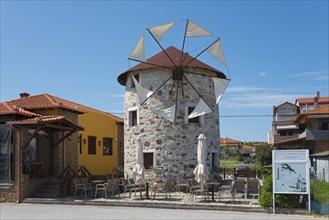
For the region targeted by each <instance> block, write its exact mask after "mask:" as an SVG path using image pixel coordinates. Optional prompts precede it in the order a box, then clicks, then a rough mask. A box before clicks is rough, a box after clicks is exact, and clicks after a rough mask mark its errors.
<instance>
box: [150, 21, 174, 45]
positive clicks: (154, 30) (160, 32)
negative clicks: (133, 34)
mask: <svg viewBox="0 0 329 220" xmlns="http://www.w3.org/2000/svg"><path fill="white" fill-rule="evenodd" d="M175 23H176V22H171V23H168V24H164V25H160V26H154V27H151V28H148V29H147V30H148V31H149V32H150V33H151V34H152V36H153V37H154V38H155V39H156V40H157V41H158V42H160V41H161V40H162V38H163V36H164V35H165V34H166V33H167V32H168V31H169V29H170V28H171V27H172V26H173V25H174V24H175Z"/></svg>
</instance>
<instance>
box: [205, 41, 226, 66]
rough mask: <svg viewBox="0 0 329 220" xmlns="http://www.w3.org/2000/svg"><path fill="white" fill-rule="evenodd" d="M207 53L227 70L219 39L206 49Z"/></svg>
mask: <svg viewBox="0 0 329 220" xmlns="http://www.w3.org/2000/svg"><path fill="white" fill-rule="evenodd" d="M207 52H208V53H210V54H211V55H212V56H213V57H215V58H216V59H217V60H218V61H219V62H221V63H222V64H223V65H224V66H226V68H227V62H226V59H225V55H224V50H223V46H222V43H221V41H220V39H217V40H216V41H215V42H214V43H213V44H212V45H211V46H210V47H209V48H208V49H207Z"/></svg>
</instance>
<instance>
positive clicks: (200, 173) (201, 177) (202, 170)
mask: <svg viewBox="0 0 329 220" xmlns="http://www.w3.org/2000/svg"><path fill="white" fill-rule="evenodd" d="M198 139H199V140H198V153H197V157H198V165H197V167H196V168H195V169H194V171H193V174H194V175H195V180H196V181H197V182H198V183H206V182H207V180H208V178H209V171H208V167H207V153H208V152H207V142H206V136H205V135H204V134H200V135H199V137H198Z"/></svg>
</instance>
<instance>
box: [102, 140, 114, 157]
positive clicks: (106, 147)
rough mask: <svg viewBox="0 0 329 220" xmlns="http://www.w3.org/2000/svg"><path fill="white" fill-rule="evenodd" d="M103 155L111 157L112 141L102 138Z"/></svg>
mask: <svg viewBox="0 0 329 220" xmlns="http://www.w3.org/2000/svg"><path fill="white" fill-rule="evenodd" d="M103 155H110V156H112V155H113V139H112V138H108V137H106V138H103Z"/></svg>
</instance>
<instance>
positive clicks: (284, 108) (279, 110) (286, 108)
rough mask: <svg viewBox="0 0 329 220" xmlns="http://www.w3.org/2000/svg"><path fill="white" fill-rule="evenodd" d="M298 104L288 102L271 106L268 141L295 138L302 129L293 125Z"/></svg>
mask: <svg viewBox="0 0 329 220" xmlns="http://www.w3.org/2000/svg"><path fill="white" fill-rule="evenodd" d="M299 109H300V108H299V106H297V105H294V104H292V103H290V102H285V103H282V104H281V105H278V106H273V116H272V130H271V132H270V135H269V143H274V142H278V141H283V140H288V139H291V138H296V137H297V136H298V134H299V133H301V132H302V131H301V130H300V129H299V128H298V126H297V125H295V123H294V122H295V120H296V117H297V115H298V114H299V111H300V110H299Z"/></svg>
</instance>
